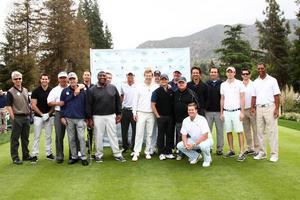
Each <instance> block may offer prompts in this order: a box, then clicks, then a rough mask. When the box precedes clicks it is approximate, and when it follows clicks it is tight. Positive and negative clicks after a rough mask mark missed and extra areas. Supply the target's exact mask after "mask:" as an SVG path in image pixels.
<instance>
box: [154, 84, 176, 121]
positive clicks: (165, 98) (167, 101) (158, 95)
mask: <svg viewBox="0 0 300 200" xmlns="http://www.w3.org/2000/svg"><path fill="white" fill-rule="evenodd" d="M173 98H174V92H173V90H172V89H171V88H167V89H166V90H165V89H164V88H163V87H162V86H160V87H159V88H157V89H156V90H154V92H153V93H152V97H151V102H153V103H155V107H156V110H157V112H158V114H159V115H161V116H172V115H173Z"/></svg>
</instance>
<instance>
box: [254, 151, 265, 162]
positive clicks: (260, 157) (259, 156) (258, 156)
mask: <svg viewBox="0 0 300 200" xmlns="http://www.w3.org/2000/svg"><path fill="white" fill-rule="evenodd" d="M266 158H267V156H266V154H265V153H262V152H259V153H258V154H257V155H256V156H254V157H253V159H254V160H263V159H266Z"/></svg>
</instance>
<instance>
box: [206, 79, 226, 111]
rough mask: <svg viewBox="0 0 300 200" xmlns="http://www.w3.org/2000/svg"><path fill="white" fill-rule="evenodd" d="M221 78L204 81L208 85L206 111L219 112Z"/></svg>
mask: <svg viewBox="0 0 300 200" xmlns="http://www.w3.org/2000/svg"><path fill="white" fill-rule="evenodd" d="M222 82H223V81H222V80H219V79H218V80H214V81H213V80H209V81H207V82H206V84H207V85H208V98H207V104H206V105H207V108H206V110H207V111H208V112H220V98H221V94H220V87H221V84H222Z"/></svg>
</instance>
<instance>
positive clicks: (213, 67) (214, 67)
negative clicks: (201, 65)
mask: <svg viewBox="0 0 300 200" xmlns="http://www.w3.org/2000/svg"><path fill="white" fill-rule="evenodd" d="M212 69H217V71H218V74H220V70H219V67H216V66H212V67H211V68H210V69H209V72H211V70H212Z"/></svg>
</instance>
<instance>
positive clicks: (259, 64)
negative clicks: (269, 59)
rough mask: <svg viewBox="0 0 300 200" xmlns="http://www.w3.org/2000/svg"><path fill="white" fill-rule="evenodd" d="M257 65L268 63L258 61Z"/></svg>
mask: <svg viewBox="0 0 300 200" xmlns="http://www.w3.org/2000/svg"><path fill="white" fill-rule="evenodd" d="M257 65H263V66H264V67H266V64H265V63H264V62H259V63H257Z"/></svg>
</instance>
